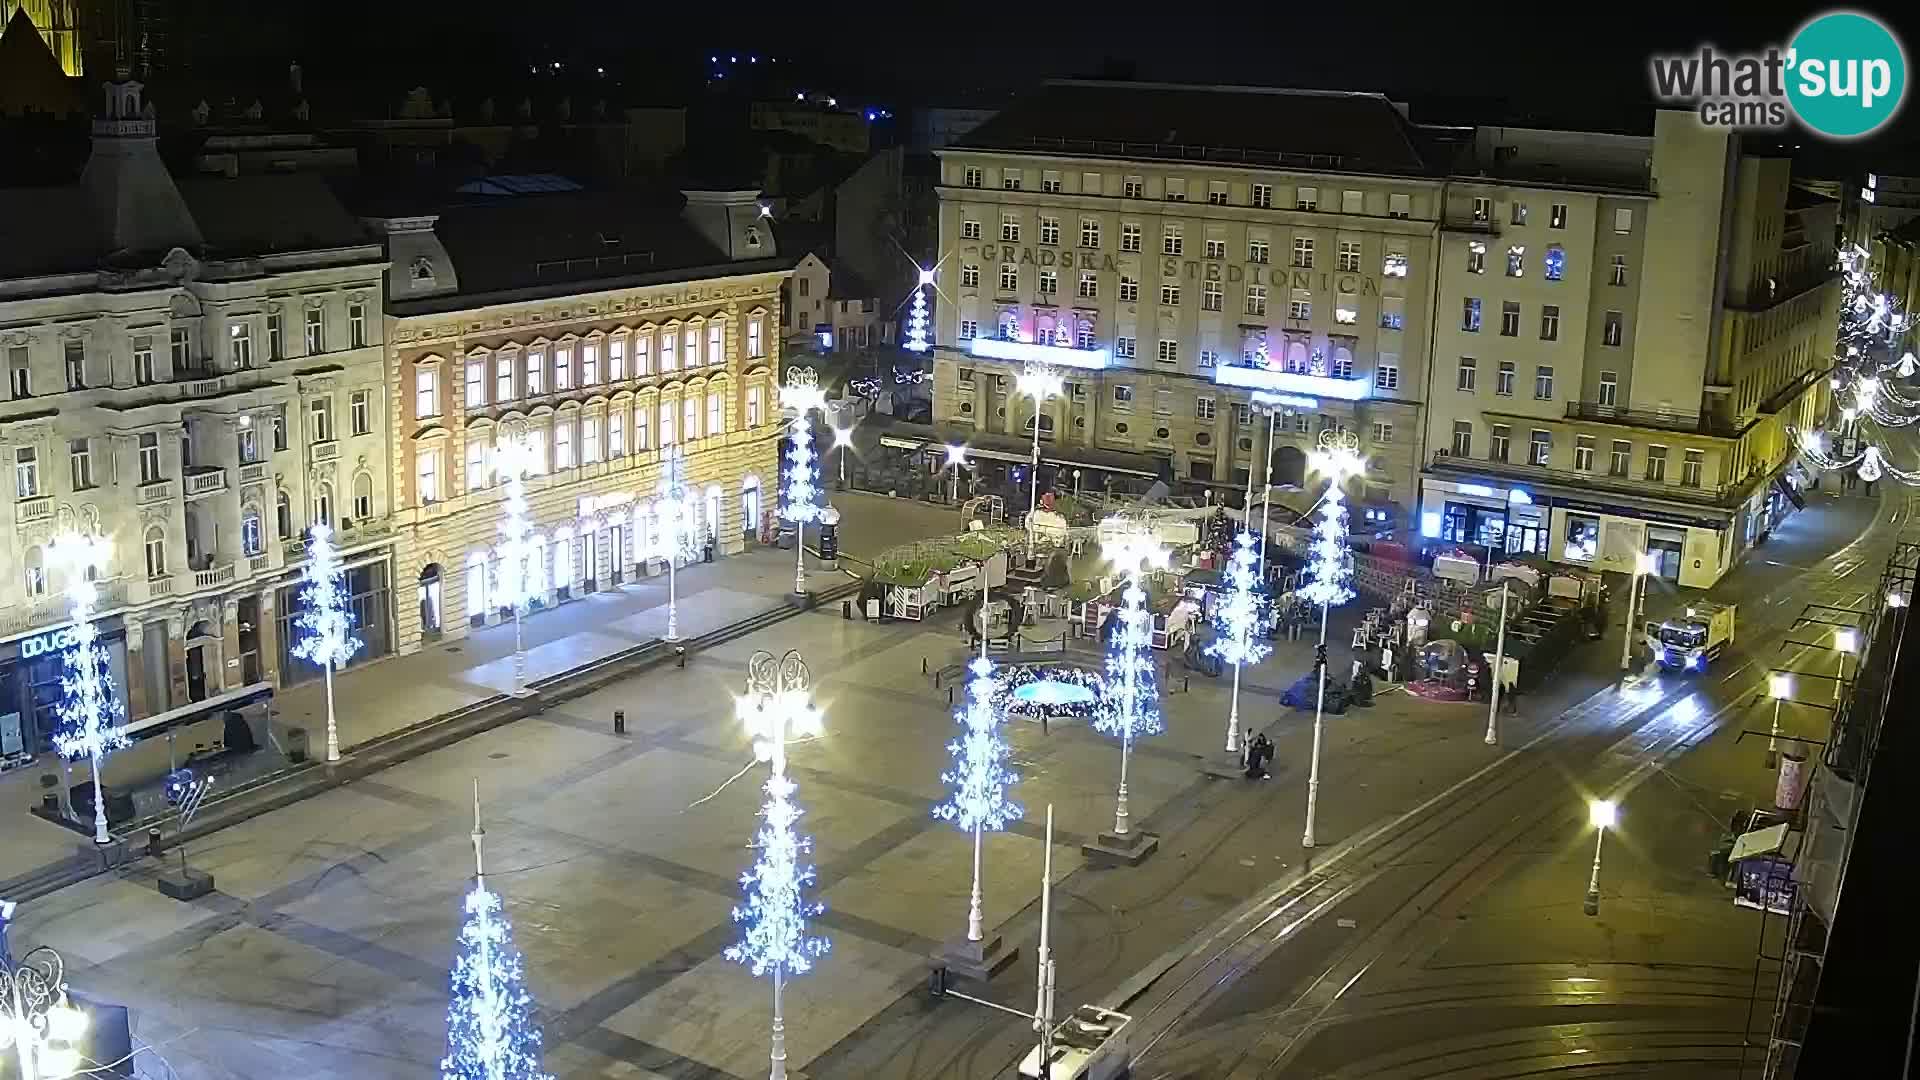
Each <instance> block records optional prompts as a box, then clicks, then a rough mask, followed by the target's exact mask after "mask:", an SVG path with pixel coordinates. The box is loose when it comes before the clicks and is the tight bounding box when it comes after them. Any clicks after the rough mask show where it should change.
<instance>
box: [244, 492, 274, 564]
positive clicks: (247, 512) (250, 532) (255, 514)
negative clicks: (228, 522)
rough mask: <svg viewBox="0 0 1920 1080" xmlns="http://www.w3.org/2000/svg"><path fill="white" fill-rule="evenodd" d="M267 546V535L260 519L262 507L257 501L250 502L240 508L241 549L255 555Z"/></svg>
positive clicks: (249, 554)
mask: <svg viewBox="0 0 1920 1080" xmlns="http://www.w3.org/2000/svg"><path fill="white" fill-rule="evenodd" d="M266 546H267V537H266V532H265V529H264V528H263V522H262V521H261V520H260V507H259V505H258V504H257V503H248V504H247V505H245V506H243V507H241V508H240V550H241V551H243V552H245V553H246V554H247V555H248V556H254V555H258V554H260V553H261V552H263V551H265V550H266Z"/></svg>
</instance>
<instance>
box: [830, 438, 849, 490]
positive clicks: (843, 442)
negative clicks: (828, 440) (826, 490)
mask: <svg viewBox="0 0 1920 1080" xmlns="http://www.w3.org/2000/svg"><path fill="white" fill-rule="evenodd" d="M852 445H853V425H851V424H849V425H848V426H846V427H837V428H834V429H833V448H834V449H835V450H838V451H840V487H841V490H845V489H846V486H847V448H848V447H850V446H852Z"/></svg>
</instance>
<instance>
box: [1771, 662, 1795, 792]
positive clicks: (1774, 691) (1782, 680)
mask: <svg viewBox="0 0 1920 1080" xmlns="http://www.w3.org/2000/svg"><path fill="white" fill-rule="evenodd" d="M1767 696H1768V697H1770V698H1772V699H1773V727H1772V729H1771V730H1769V731H1768V732H1767V768H1769V769H1771V768H1773V767H1775V766H1777V765H1779V764H1780V703H1781V702H1783V701H1786V700H1787V699H1788V698H1790V697H1792V696H1793V676H1791V675H1788V674H1786V673H1784V672H1779V671H1776V672H1774V673H1773V674H1771V675H1769V676H1767Z"/></svg>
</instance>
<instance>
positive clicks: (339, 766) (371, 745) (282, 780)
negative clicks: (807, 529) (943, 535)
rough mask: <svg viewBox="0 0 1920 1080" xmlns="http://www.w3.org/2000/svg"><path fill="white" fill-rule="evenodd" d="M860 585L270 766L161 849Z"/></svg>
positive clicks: (137, 846) (87, 870) (69, 874)
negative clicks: (328, 752) (333, 756)
mask: <svg viewBox="0 0 1920 1080" xmlns="http://www.w3.org/2000/svg"><path fill="white" fill-rule="evenodd" d="M860 587H861V583H860V582H859V581H857V580H856V581H849V582H844V583H842V584H840V585H836V586H833V587H832V588H828V589H823V590H821V591H820V592H818V593H815V594H813V595H814V597H815V601H816V606H815V607H814V608H812V609H800V608H795V607H793V606H791V605H789V604H786V603H782V604H780V605H779V606H777V607H773V608H769V609H768V610H766V611H762V612H760V613H759V614H756V615H749V616H748V617H746V618H744V619H741V620H739V621H737V622H733V623H729V624H727V625H726V626H722V627H719V628H717V629H715V630H711V631H709V632H707V633H705V634H702V635H701V636H699V637H695V638H685V639H682V640H680V641H678V642H669V641H667V640H666V639H665V638H655V639H653V640H652V641H648V642H643V643H642V644H639V645H635V646H633V647H632V648H628V649H623V650H621V651H620V652H617V653H614V654H612V655H610V656H605V657H602V658H600V659H599V660H595V661H593V662H591V663H588V664H583V665H581V666H580V667H577V668H574V669H572V670H571V671H566V672H562V673H560V674H558V675H551V676H548V677H547V678H544V679H536V680H533V681H532V682H530V683H529V684H528V690H529V691H530V692H529V693H528V694H526V695H524V696H519V697H516V696H514V695H512V694H495V695H494V696H492V697H490V698H486V699H483V700H481V701H478V702H475V703H473V704H472V705H466V706H463V707H461V708H458V709H453V710H450V711H448V712H444V713H440V714H439V715H436V716H433V717H429V718H428V719H426V720H422V721H420V722H418V723H415V724H413V725H410V726H408V727H405V728H401V729H399V730H397V731H391V732H388V733H386V734H384V735H380V736H376V737H375V738H372V739H369V740H367V741H366V742H363V743H358V744H356V745H354V746H352V747H348V748H347V749H346V750H345V751H344V752H343V753H342V756H341V760H339V761H338V762H333V763H328V762H325V761H317V760H309V761H307V762H306V763H305V764H302V765H296V766H291V767H289V768H287V769H284V770H281V771H279V772H275V773H271V774H269V775H267V776H264V777H261V778H260V779H258V780H256V781H253V782H252V783H249V784H246V785H242V786H240V787H236V788H231V789H228V790H226V791H223V792H220V793H219V794H218V796H217V797H214V798H210V799H208V801H207V803H206V805H205V807H204V809H203V810H202V812H201V814H200V815H199V816H198V817H196V818H195V819H194V822H193V824H192V825H190V826H189V827H188V828H187V829H185V830H184V831H182V832H178V833H174V834H172V835H170V836H167V837H166V838H165V839H164V841H163V843H162V847H161V849H162V850H165V849H167V848H170V847H174V846H176V845H178V844H181V843H184V842H189V841H193V840H198V839H201V838H203V837H206V836H209V835H211V834H213V833H216V832H219V831H220V830H222V829H225V828H228V827H230V826H233V825H238V824H240V823H242V822H245V821H248V820H251V819H253V818H256V817H259V816H260V815H262V814H267V813H271V812H273V811H275V810H279V809H282V808H283V807H287V806H291V805H292V804H294V803H297V802H300V801H303V800H305V799H309V798H312V797H313V796H315V795H318V794H321V793H322V792H325V791H330V790H332V789H334V788H338V787H342V786H345V785H347V784H350V783H352V782H353V781H355V780H360V779H364V778H366V777H368V776H371V775H373V774H375V773H378V772H380V771H382V770H384V769H387V768H390V767H392V766H394V765H398V764H401V763H402V762H405V761H409V760H412V759H413V758H416V757H419V756H421V755H423V754H427V753H431V752H432V751H435V750H439V749H443V748H445V747H447V746H451V745H453V744H454V743H457V742H460V741H462V740H464V739H468V738H471V737H473V736H475V735H479V734H481V733H483V732H487V731H491V730H493V729H494V728H498V727H503V726H505V725H507V724H510V723H513V722H514V721H516V720H523V719H526V718H527V717H530V716H538V715H539V714H540V713H542V712H544V711H545V710H546V709H547V707H548V706H550V705H557V704H559V703H561V702H564V701H570V700H572V699H574V698H578V697H583V696H585V695H587V694H590V693H593V692H594V691H596V690H600V689H602V688H603V687H605V686H607V685H608V684H610V683H613V682H616V681H618V680H620V679H624V678H626V677H628V676H631V675H636V674H639V673H641V672H645V671H648V670H651V669H652V668H655V667H658V666H660V665H662V664H665V663H668V662H671V661H677V660H678V659H679V658H680V655H681V653H683V652H685V653H692V652H695V651H697V650H700V649H706V648H711V647H713V646H716V645H721V644H724V643H726V642H728V641H731V640H733V639H735V638H738V637H743V636H745V635H747V634H750V633H753V632H755V631H757V630H762V629H765V628H766V627H769V626H772V625H774V624H775V623H779V622H784V621H785V620H787V619H789V618H791V617H793V616H795V615H800V614H804V613H805V610H818V609H819V607H820V606H824V605H827V604H830V603H832V602H834V601H837V600H842V599H846V598H847V597H850V596H853V595H855V594H856V593H858V592H859V590H860ZM161 820H162V821H164V820H165V819H161ZM146 827H148V824H147V823H143V824H140V825H136V826H134V829H135V830H136V835H129V836H123V837H121V838H120V841H121V843H120V845H118V846H119V847H121V848H122V849H123V850H124V851H125V852H126V854H127V855H129V856H132V857H133V858H125V859H120V860H108V859H105V858H102V857H100V856H97V855H91V853H90V852H82V853H80V854H76V855H73V856H69V857H68V858H66V859H62V860H59V861H57V862H52V863H48V864H46V865H44V866H41V867H39V868H37V869H35V870H32V871H29V872H28V873H26V874H22V875H19V876H17V877H14V878H12V879H9V880H7V881H0V896H4V897H5V898H7V899H8V900H15V901H18V900H35V899H38V898H40V897H43V896H46V895H48V894H50V893H54V892H57V891H59V890H61V889H64V888H66V887H68V886H70V885H77V884H79V883H80V882H82V881H85V880H87V879H88V878H91V877H94V876H96V875H98V874H102V873H105V872H107V871H109V870H114V869H118V868H119V867H121V866H125V865H127V864H129V863H131V862H132V861H133V859H134V858H138V857H140V856H142V855H145V854H147V853H148V850H149V849H148V847H147V845H146V844H145V843H144V842H140V843H136V840H137V839H140V838H139V837H138V836H137V830H140V829H144V828H146ZM136 853H137V854H136ZM90 856H91V857H90Z"/></svg>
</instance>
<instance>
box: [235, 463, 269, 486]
mask: <svg viewBox="0 0 1920 1080" xmlns="http://www.w3.org/2000/svg"><path fill="white" fill-rule="evenodd" d="M266 478H267V463H266V462H264V461H254V462H249V463H247V464H245V465H242V466H240V482H241V483H243V484H257V483H260V482H261V481H262V480H265V479H266Z"/></svg>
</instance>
